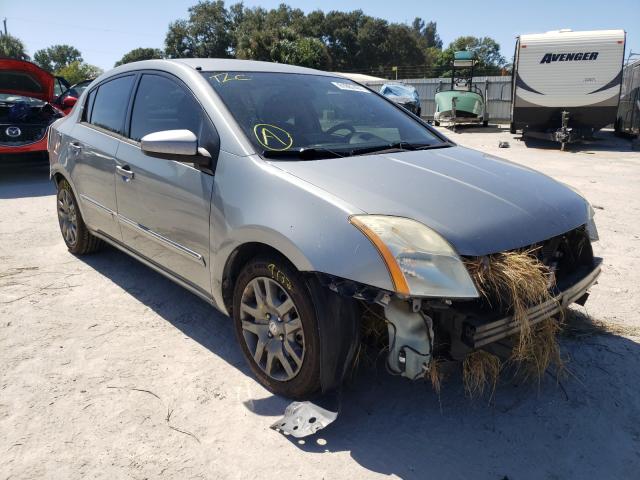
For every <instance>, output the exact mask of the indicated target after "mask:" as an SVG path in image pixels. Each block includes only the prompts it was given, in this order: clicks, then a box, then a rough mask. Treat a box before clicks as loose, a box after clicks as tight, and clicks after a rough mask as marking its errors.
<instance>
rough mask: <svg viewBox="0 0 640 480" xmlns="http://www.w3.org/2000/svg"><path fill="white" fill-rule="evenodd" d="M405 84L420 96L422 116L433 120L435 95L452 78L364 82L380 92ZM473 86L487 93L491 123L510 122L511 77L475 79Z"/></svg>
mask: <svg viewBox="0 0 640 480" xmlns="http://www.w3.org/2000/svg"><path fill="white" fill-rule="evenodd" d="M390 82H395V83H404V84H406V85H411V86H412V87H415V89H416V90H417V91H418V95H420V104H421V107H422V116H423V117H425V118H433V113H434V112H435V110H436V104H435V100H434V98H435V95H436V89H437V88H438V86H439V85H441V84H442V85H446V84H448V83H451V78H414V79H406V80H397V81H396V80H385V81H374V82H371V81H370V82H364V83H365V84H366V85H368V86H369V87H371V88H373V89H375V90H378V89H379V88H380V87H381V86H382V85H384V84H385V83H390ZM473 84H474V85H475V86H477V87H478V88H479V89H480V90H481V91H482V92H484V91H485V87H486V89H487V90H486V91H487V112H488V115H489V121H508V120H509V117H510V116H511V77H510V76H505V77H474V79H473Z"/></svg>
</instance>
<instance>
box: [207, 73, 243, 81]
mask: <svg viewBox="0 0 640 480" xmlns="http://www.w3.org/2000/svg"><path fill="white" fill-rule="evenodd" d="M209 78H212V79H214V80H215V81H216V82H218V83H227V82H232V81H234V80H237V81H246V80H251V77H247V76H246V75H244V74H242V73H237V74H236V75H229V73H228V72H223V73H216V74H215V75H211V76H210V77H209Z"/></svg>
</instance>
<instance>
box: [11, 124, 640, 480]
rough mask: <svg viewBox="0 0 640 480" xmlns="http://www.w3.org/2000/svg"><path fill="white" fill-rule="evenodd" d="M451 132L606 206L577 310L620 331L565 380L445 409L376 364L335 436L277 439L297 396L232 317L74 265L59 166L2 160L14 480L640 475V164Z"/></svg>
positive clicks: (611, 146)
mask: <svg viewBox="0 0 640 480" xmlns="http://www.w3.org/2000/svg"><path fill="white" fill-rule="evenodd" d="M447 134H449V135H450V136H451V137H452V138H453V139H454V140H455V141H457V142H459V143H460V144H462V145H466V146H469V147H472V148H477V149H480V150H483V151H486V152H489V153H491V154H496V155H499V156H502V157H506V158H508V159H511V160H513V161H515V162H518V163H522V164H524V165H527V166H529V167H533V168H536V169H539V170H541V171H543V172H545V173H547V174H549V175H551V176H552V177H554V178H557V179H558V180H560V181H563V182H566V183H568V184H570V185H572V186H574V187H576V188H577V189H579V190H580V191H582V192H583V193H584V195H586V196H587V197H588V198H589V199H590V200H591V202H592V203H593V204H594V206H595V208H596V212H597V217H596V218H597V223H598V227H599V230H600V236H601V240H600V242H599V243H598V244H597V245H596V247H595V251H596V254H597V255H600V256H603V257H604V259H605V260H604V273H603V275H602V277H601V280H600V283H599V284H598V285H597V286H595V287H594V288H593V290H592V296H591V298H590V299H589V302H588V303H587V306H586V309H584V308H581V307H578V308H576V311H577V312H578V314H581V315H582V316H583V317H584V316H585V315H587V314H589V315H590V316H591V317H592V319H593V321H594V322H596V323H597V322H603V323H604V324H605V325H606V326H607V327H608V328H610V329H612V330H613V333H611V334H600V333H598V332H597V331H596V332H591V331H590V330H591V329H590V328H588V327H586V328H585V329H584V330H582V331H581V333H578V334H575V333H574V334H573V335H571V336H568V337H565V338H563V340H562V349H563V354H564V355H565V356H566V357H567V358H568V360H569V368H570V371H571V374H570V375H569V376H568V377H567V378H565V379H563V380H562V381H561V384H560V385H558V384H557V383H556V381H555V380H554V379H553V378H551V376H549V377H548V378H545V379H544V380H543V382H542V383H541V384H540V385H531V384H517V383H514V382H512V381H504V382H502V383H501V384H500V385H499V387H498V389H497V391H496V393H495V399H494V402H493V404H491V405H488V404H487V400H486V399H480V400H469V399H468V398H465V396H464V392H463V389H462V387H461V384H460V379H459V377H456V376H455V375H454V376H453V377H452V378H450V379H449V380H448V381H447V383H445V385H444V386H443V389H442V392H441V394H440V396H438V395H436V394H435V393H434V392H433V391H432V389H431V388H430V387H429V386H427V385H426V384H424V383H410V382H408V381H405V380H403V379H400V378H396V377H390V376H388V375H387V374H386V373H385V372H384V370H379V371H376V370H373V369H371V370H367V371H363V372H361V373H359V374H358V375H357V376H356V378H355V379H354V380H353V382H352V383H351V384H349V385H348V386H347V388H346V391H345V394H344V401H343V411H342V413H341V415H340V417H339V418H338V420H337V421H336V423H335V424H333V425H331V426H330V427H329V428H327V429H326V430H324V431H322V432H321V433H320V434H319V435H318V438H311V439H308V440H307V441H306V442H305V443H304V444H300V443H297V442H294V441H291V440H289V439H288V438H285V437H284V436H281V435H280V434H278V433H276V432H274V431H272V430H270V429H269V425H270V424H271V423H272V422H273V421H275V420H276V418H278V417H279V416H280V415H281V414H282V412H283V410H284V408H285V406H286V405H287V404H288V401H287V400H285V399H281V398H277V397H274V396H272V395H270V394H269V393H268V392H267V391H266V390H264V389H263V388H262V387H260V385H259V384H258V383H257V382H256V381H255V380H254V379H253V378H252V376H251V374H250V372H249V370H248V368H247V367H246V366H245V364H244V362H243V359H242V357H241V354H240V351H239V348H238V347H237V345H236V343H235V339H234V336H233V332H232V325H231V322H230V321H229V320H228V319H227V318H225V317H223V316H222V315H220V314H218V313H216V312H215V311H214V310H213V309H212V308H211V307H209V306H208V305H207V304H206V303H204V302H203V301H201V300H199V299H198V298H196V297H195V296H193V295H192V294H190V293H188V292H186V291H184V290H183V289H181V288H180V287H178V286H176V285H174V284H172V283H171V282H170V281H168V280H166V279H164V278H163V277H161V276H160V275H158V274H156V273H154V272H153V271H151V270H149V269H148V268H146V267H144V266H143V265H140V264H138V263H137V262H136V261H134V260H132V259H130V258H129V257H127V256H126V255H124V254H122V253H120V252H117V251H115V250H114V249H111V248H109V249H107V250H105V251H103V252H102V253H99V254H96V255H92V256H87V257H83V258H76V257H74V256H73V255H71V254H69V253H68V252H67V250H66V248H65V246H64V243H63V241H62V238H61V236H60V233H59V231H58V225H57V220H56V214H55V201H54V189H53V186H52V185H51V184H50V183H49V181H48V166H47V165H27V166H24V167H16V166H15V165H14V166H10V165H9V166H7V165H3V166H2V168H1V170H0V479H42V478H52V479H80V478H101V479H116V478H118V479H119V478H131V479H155V478H163V479H192V478H193V479H213V478H231V479H233V478H242V479H244V478H260V479H262V478H278V479H290V478H303V479H322V478H324V479H342V478H345V479H356V478H387V477H392V478H405V479H410V478H411V479H412V478H416V479H418V478H419V479H432V478H433V479H445V478H446V479H471V478H473V479H496V480H499V479H504V478H508V479H510V480H518V479H566V478H575V479H583V478H597V479H632V478H633V479H637V478H638V472H639V471H640V343H639V342H640V314H639V313H638V312H639V310H640V152H637V151H636V152H634V151H631V150H630V147H629V145H630V144H629V142H627V141H623V140H619V139H615V138H614V137H613V136H612V135H611V134H609V133H605V134H602V135H601V140H599V141H597V142H594V143H592V144H589V145H583V146H580V147H576V148H575V150H574V151H572V152H559V151H558V150H557V149H556V148H544V145H535V146H531V145H529V146H528V147H527V146H526V145H525V144H524V143H523V142H521V141H517V140H516V139H515V137H514V136H512V135H509V134H508V133H507V132H506V131H504V130H498V129H492V128H489V129H486V130H465V131H464V132H462V133H459V134H451V133H449V132H447ZM499 140H507V141H509V142H510V144H511V147H510V148H509V149H499V148H498V141H499ZM523 188H525V186H523ZM587 323H588V322H586V321H585V322H584V324H585V325H586V324H587Z"/></svg>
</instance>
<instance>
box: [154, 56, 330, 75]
mask: <svg viewBox="0 0 640 480" xmlns="http://www.w3.org/2000/svg"><path fill="white" fill-rule="evenodd" d="M164 61H166V62H176V63H183V64H185V65H188V66H190V67H192V68H198V67H199V69H201V70H203V71H205V72H206V71H236V72H238V71H239V72H277V73H307V74H315V75H332V76H333V74H331V73H329V72H323V71H321V70H314V69H313V68H306V67H298V66H296V65H287V64H284V63H274V62H258V61H255V60H235V59H232V58H175V59H170V60H164Z"/></svg>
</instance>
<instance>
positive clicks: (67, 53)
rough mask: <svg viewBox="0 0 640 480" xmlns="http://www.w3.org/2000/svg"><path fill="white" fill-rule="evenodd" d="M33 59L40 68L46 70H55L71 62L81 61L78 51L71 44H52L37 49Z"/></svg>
mask: <svg viewBox="0 0 640 480" xmlns="http://www.w3.org/2000/svg"><path fill="white" fill-rule="evenodd" d="M33 60H34V62H35V63H36V64H38V65H39V66H40V68H42V69H44V70H46V71H48V72H56V71H58V70H60V69H62V68H65V67H68V66H69V65H70V64H72V63H73V62H82V56H81V54H80V51H79V50H78V49H77V48H75V47H72V46H71V45H52V46H50V47H49V48H43V49H42V50H38V51H37V52H36V53H35V54H34V55H33Z"/></svg>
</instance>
